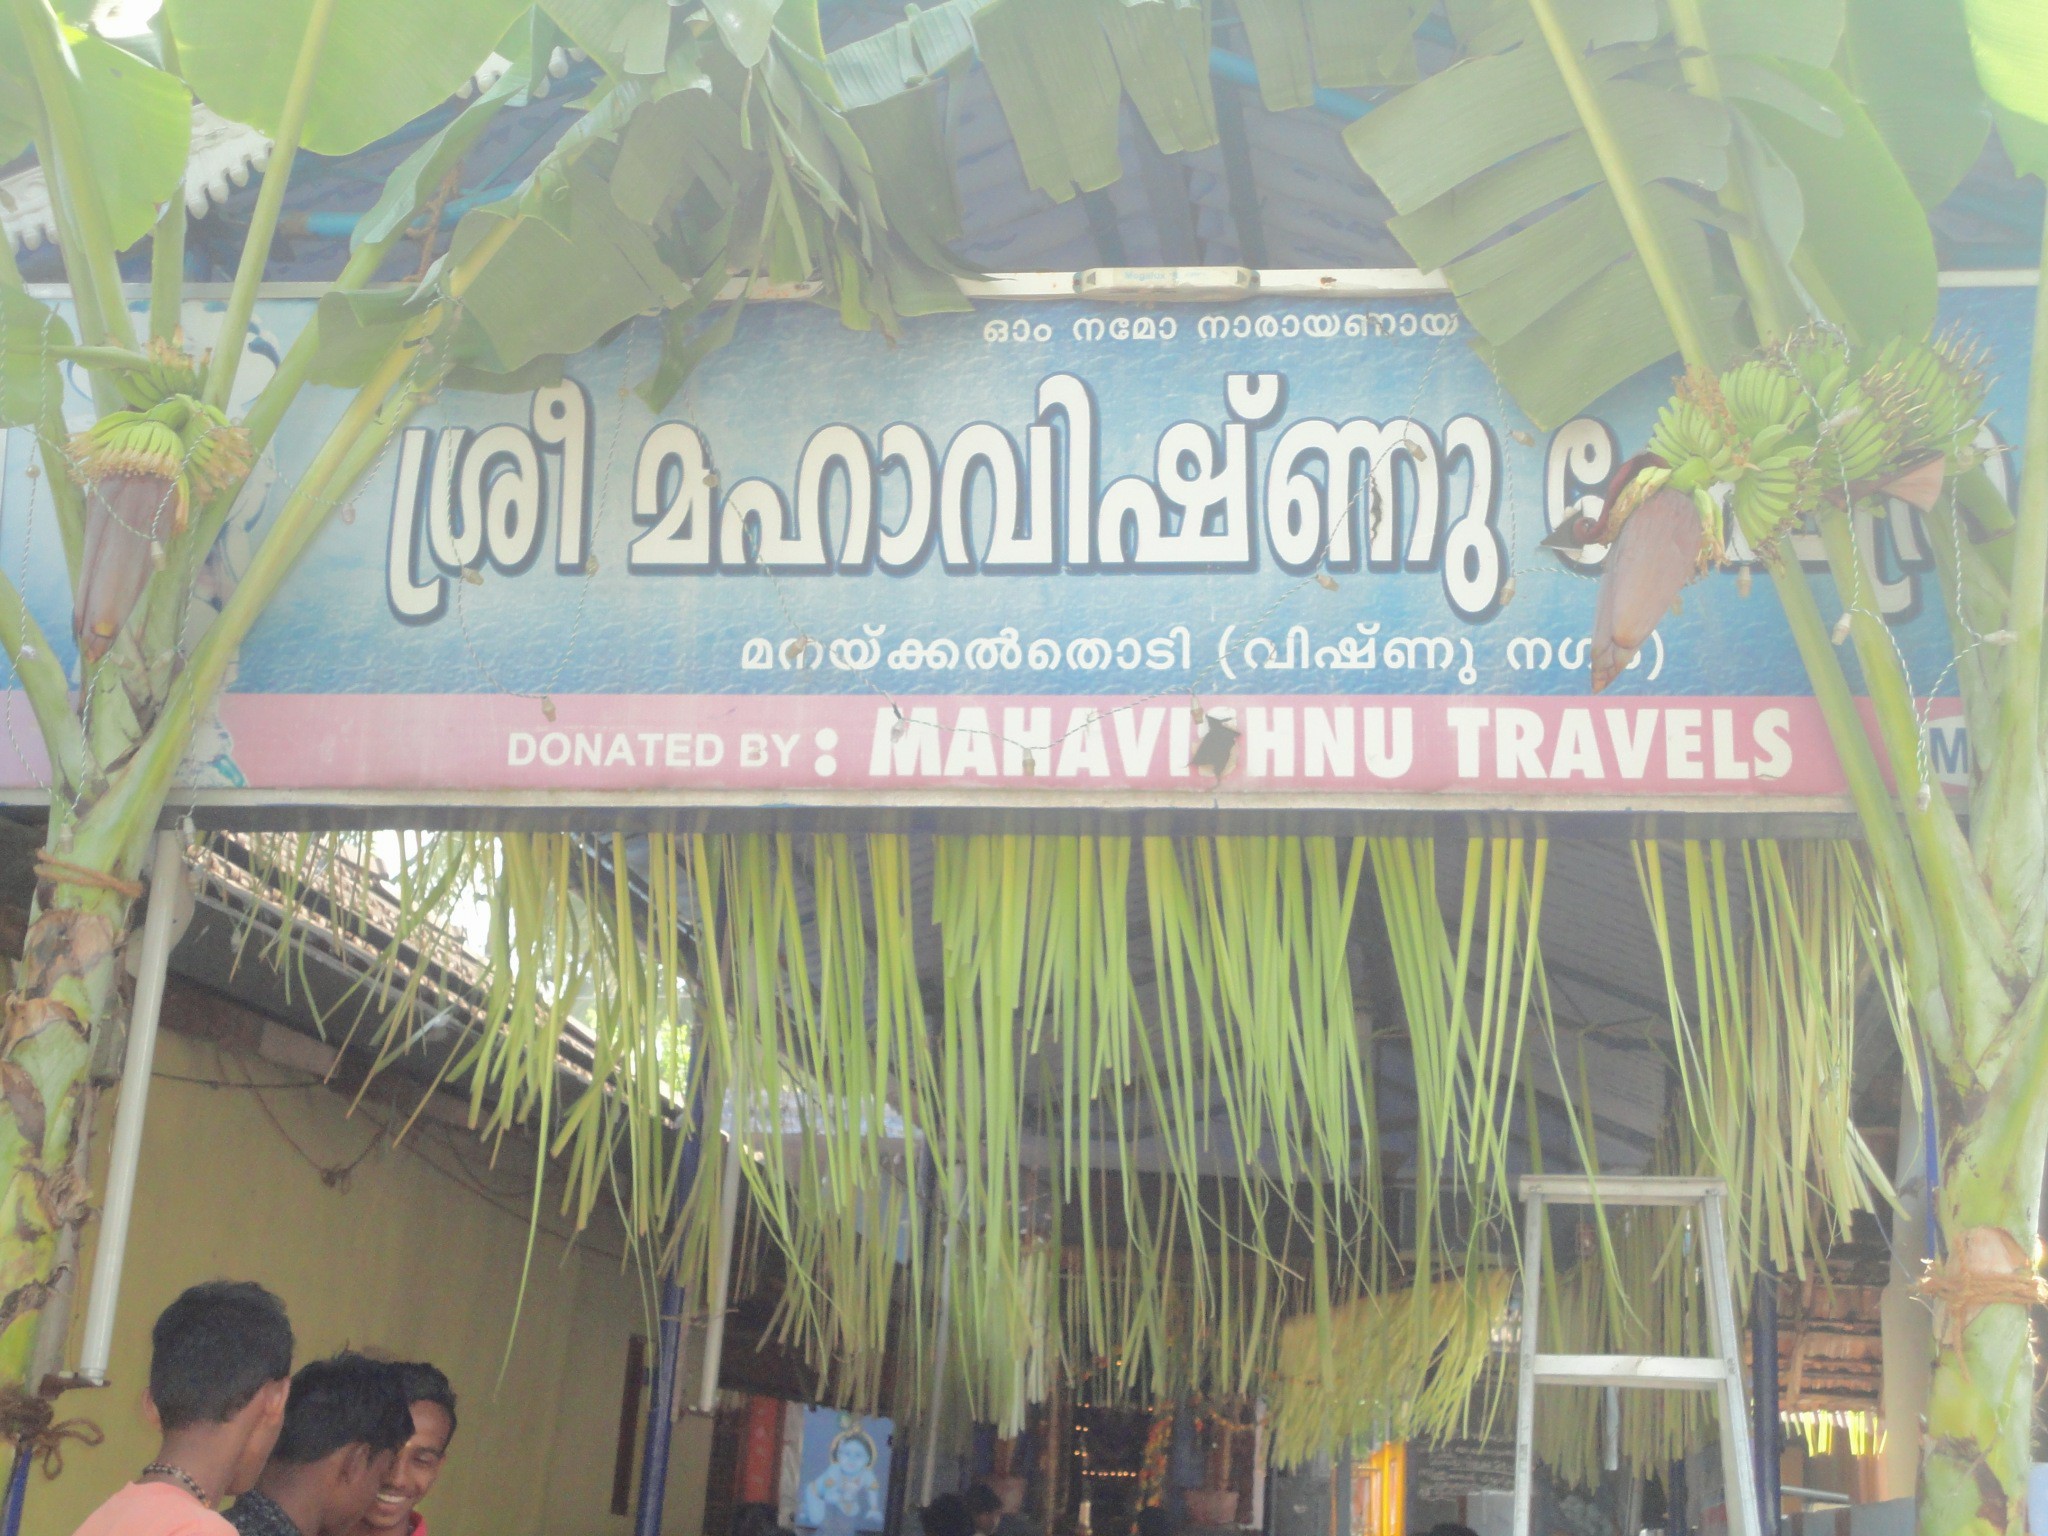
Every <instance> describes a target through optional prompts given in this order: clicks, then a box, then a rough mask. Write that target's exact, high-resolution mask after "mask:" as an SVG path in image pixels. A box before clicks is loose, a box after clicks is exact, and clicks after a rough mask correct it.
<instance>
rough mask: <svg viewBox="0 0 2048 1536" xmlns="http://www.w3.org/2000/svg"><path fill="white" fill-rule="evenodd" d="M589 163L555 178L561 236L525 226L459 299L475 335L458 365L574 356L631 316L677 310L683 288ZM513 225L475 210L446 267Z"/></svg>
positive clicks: (498, 365) (502, 366)
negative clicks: (494, 229) (499, 227)
mask: <svg viewBox="0 0 2048 1536" xmlns="http://www.w3.org/2000/svg"><path fill="white" fill-rule="evenodd" d="M593 159H594V157H585V158H583V159H581V160H578V161H577V162H576V163H575V164H574V165H572V166H570V167H569V169H568V172H567V173H566V175H565V176H564V178H563V183H562V185H563V191H564V195H565V201H566V209H565V217H564V225H565V228H566V231H567V233H566V235H564V234H561V233H557V232H556V230H554V229H553V228H550V227H549V226H548V225H547V224H545V223H542V222H540V221H538V220H535V219H525V220H522V221H521V222H520V224H519V227H518V228H517V229H515V230H514V231H513V232H512V234H511V236H510V237H509V238H508V239H507V240H506V242H505V244H504V246H503V247H502V248H501V249H500V250H499V251H498V253H497V255H496V256H494V257H493V258H492V259H491V260H490V262H489V263H488V264H487V265H485V267H484V268H483V270H482V271H481V272H480V273H479V274H478V276H477V278H476V280H475V282H473V283H472V284H471V285H470V287H469V289H468V291H467V292H466V293H464V294H463V296H462V308H463V313H464V318H465V322H466V326H473V327H474V329H475V330H476V331H478V332H480V333H481V337H480V341H478V340H472V341H469V342H466V343H465V347H466V349H469V350H466V351H465V356H471V355H472V353H473V356H474V360H475V361H476V362H477V364H478V366H480V367H486V368H489V369H492V370H494V371H498V372H510V371H511V370H513V369H516V368H519V367H523V366H524V365H525V364H527V363H529V362H531V361H532V360H533V359H534V358H536V357H540V356H542V355H543V354H546V353H560V354H563V355H568V354H570V353H575V352H581V351H582V350H583V349H584V348H586V347H588V346H590V345H592V344H593V343H595V342H596V341H597V339H598V338H599V337H601V336H602V335H604V333H605V332H607V331H609V330H610V329H611V328H612V327H613V326H615V325H617V324H618V323H619V322H620V321H622V320H627V319H630V318H631V317H632V316H634V315H639V314H647V313H650V312H652V311H656V310H662V309H666V308H668V307H669V306H671V305H673V304H677V303H680V302H681V301H682V300H683V299H684V298H685V297H686V296H687V295H688V293H689V291H690V285H689V284H688V283H687V282H686V281H685V280H684V279H682V278H680V277H678V276H677V275H676V274H675V273H674V272H673V271H671V270H670V269H669V267H668V266H667V264H666V263H664V262H663V261H662V259H661V253H660V251H659V250H658V249H657V248H656V246H655V243H654V236H653V234H652V232H651V231H649V230H648V229H647V228H646V226H644V225H642V224H640V223H638V222H636V221H635V220H633V219H631V218H628V217H627V216H626V215H625V214H624V213H622V212H621V211H620V210H619V205H618V204H617V203H616V202H615V201H613V199H612V194H611V189H610V188H609V187H608V186H607V185H605V182H604V180H603V178H602V176H601V175H600V174H599V171H598V169H597V168H596V166H595V165H594V164H593ZM510 217H515V215H514V214H512V213H511V212H510V211H509V210H501V209H491V208H479V209H477V210H476V211H474V212H472V213H470V214H468V215H466V216H465V217H464V218H463V220H462V222H461V223H460V224H459V225H457V226H456V230H455V239H454V241H453V243H452V245H451V246H450V251H449V255H450V258H451V260H453V261H458V262H459V261H460V260H461V259H462V257H463V256H464V255H465V254H466V253H467V252H468V251H470V250H471V249H473V248H474V246H475V244H476V242H477V240H478V239H480V238H481V237H482V235H483V233H484V231H485V230H486V229H488V228H489V226H490V224H491V223H492V222H494V221H497V220H502V219H506V218H510Z"/></svg>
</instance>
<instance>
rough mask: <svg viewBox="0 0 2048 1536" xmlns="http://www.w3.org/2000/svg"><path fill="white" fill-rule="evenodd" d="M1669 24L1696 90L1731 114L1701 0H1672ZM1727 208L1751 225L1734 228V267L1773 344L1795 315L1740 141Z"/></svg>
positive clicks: (1732, 160) (1722, 195) (1731, 156)
mask: <svg viewBox="0 0 2048 1536" xmlns="http://www.w3.org/2000/svg"><path fill="white" fill-rule="evenodd" d="M1669 4H1670V6H1671V29H1672V31H1673V33H1674V34H1676V36H1677V38H1678V46H1679V69H1680V70H1681V71H1682V72H1683V73H1684V75H1685V80H1686V84H1687V85H1689V86H1691V87H1692V91H1693V94H1694V95H1696V96H1702V97H1705V98H1707V99H1708V100H1710V101H1716V102H1719V103H1721V106H1722V109H1723V110H1724V111H1726V112H1728V113H1729V115H1730V116H1731V117H1732V116H1733V115H1734V109H1733V108H1732V107H1729V106H1728V104H1727V96H1726V95H1725V94H1724V92H1723V91H1722V89H1721V66H1720V65H1719V63H1717V62H1716V61H1715V58H1714V53H1713V50H1712V48H1711V47H1709V46H1708V39H1707V28H1706V23H1705V22H1704V21H1703V20H1702V19H1701V17H1700V7H1699V0H1669ZM1716 196H1718V197H1719V199H1720V202H1721V206H1722V207H1724V208H1726V209H1727V210H1728V211H1729V212H1730V213H1731V214H1733V215H1735V217H1736V218H1738V219H1740V220H1741V221H1742V222H1743V224H1744V225H1746V226H1747V228H1748V231H1749V232H1748V233H1736V232H1734V231H1731V232H1730V233H1729V236H1728V244H1729V246H1730V247H1731V248H1732V249H1733V251H1734V253H1735V268H1736V271H1737V272H1738V273H1739V274H1740V276H1741V278H1742V286H1743V287H1744V288H1745V289H1746V290H1748V293H1749V305H1750V315H1751V317H1752V318H1753V319H1754V320H1755V321H1756V330H1757V339H1758V340H1759V341H1761V342H1764V343H1766V344H1769V343H1770V342H1772V341H1775V340H1778V339H1779V338H1781V337H1783V336H1786V335H1788V334H1790V332H1791V329H1792V321H1791V320H1790V319H1789V317H1788V316H1787V314H1786V312H1785V309H1784V307H1783V304H1784V290H1785V282H1784V278H1783V275H1782V273H1781V271H1780V268H1779V265H1778V263H1777V262H1775V261H1773V260H1772V259H1771V256H1770V253H1769V252H1767V251H1766V250H1765V249H1764V247H1763V245H1762V244H1761V243H1760V241H1759V239H1758V236H1759V235H1761V233H1762V229H1763V224H1762V220H1761V218H1760V216H1759V214H1758V212H1757V196H1756V189H1755V188H1754V187H1753V186H1751V185H1750V178H1749V167H1748V165H1747V163H1746V161H1745V160H1744V157H1743V153H1742V146H1741V145H1740V144H1736V143H1731V144H1730V145H1729V147H1728V181H1727V184H1726V185H1724V186H1723V187H1722V188H1721V189H1720V191H1719V192H1718V193H1717V194H1716Z"/></svg>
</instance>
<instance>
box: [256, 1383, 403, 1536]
mask: <svg viewBox="0 0 2048 1536" xmlns="http://www.w3.org/2000/svg"><path fill="white" fill-rule="evenodd" d="M411 1433H412V1414H411V1413H410V1412H409V1411H408V1410H407V1408H406V1401H405V1386H404V1384H403V1382H402V1381H401V1380H400V1378H399V1374H398V1368H397V1367H396V1366H392V1365H386V1364H385V1363H384V1362H382V1361H379V1360H372V1359H370V1358H368V1357H367V1356H364V1355H351V1354H340V1355H336V1356H335V1357H334V1358H333V1359H332V1360H315V1361H314V1362H313V1363H312V1364H311V1365H308V1366H306V1367H304V1368H303V1369H302V1370H300V1372H299V1374H298V1375H296V1376H294V1377H293V1378H292V1395H291V1402H290V1403H289V1404H288V1405H287V1406H286V1408H285V1411H284V1430H283V1432H282V1433H280V1434H279V1435H278V1437H277V1445H276V1447H275V1448H274V1449H273V1450H272V1451H271V1453H270V1461H269V1463H268V1464H267V1465H266V1466H265V1467H264V1468H263V1473H262V1475H261V1476H260V1477H258V1478H257V1480H256V1486H255V1487H254V1488H252V1489H251V1490H250V1491H249V1492H247V1493H245V1494H243V1495H242V1496H241V1497H240V1498H239V1499H237V1500H235V1507H234V1508H233V1509H231V1510H229V1511H228V1523H229V1524H230V1525H232V1526H233V1527H234V1528H235V1529H236V1530H237V1531H238V1532H240V1533H241V1536H346V1533H347V1532H349V1531H351V1530H353V1529H354V1528H355V1525H356V1522H357V1521H359V1520H361V1519H362V1518H363V1516H364V1514H365V1513H366V1512H367V1511H368V1510H369V1508H370V1503H371V1501H372V1500H373V1499H375V1498H376V1497H377V1490H378V1489H379V1488H381V1487H383V1486H384V1479H385V1478H386V1477H388V1476H389V1475H390V1473H391V1466H392V1463H393V1462H395V1461H396V1460H397V1459H398V1450H399V1447H400V1446H402V1445H404V1444H405V1442H406V1438H407V1436H409V1435H410V1434H411Z"/></svg>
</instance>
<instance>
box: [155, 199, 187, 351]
mask: <svg viewBox="0 0 2048 1536" xmlns="http://www.w3.org/2000/svg"><path fill="white" fill-rule="evenodd" d="M184 303H185V183H184V181H183V180H182V179H180V181H179V182H178V184H177V186H176V187H174V188H172V189H171V197H170V201H169V202H167V203H165V204H164V211H163V212H162V213H160V214H158V215H157V220H156V231H155V233H154V234H153V235H152V236H151V237H150V242H149V334H150V335H151V336H153V337H155V338H156V339H157V340H158V341H169V340H171V338H172V337H174V336H176V335H177V334H178V323H179V319H180V316H181V314H182V312H183V309H184Z"/></svg>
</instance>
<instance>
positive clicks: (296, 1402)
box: [270, 1353, 412, 1467]
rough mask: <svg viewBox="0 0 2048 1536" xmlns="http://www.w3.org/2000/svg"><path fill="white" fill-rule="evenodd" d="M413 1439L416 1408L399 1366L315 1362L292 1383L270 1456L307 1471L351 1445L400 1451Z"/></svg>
mask: <svg viewBox="0 0 2048 1536" xmlns="http://www.w3.org/2000/svg"><path fill="white" fill-rule="evenodd" d="M411 1438H412V1404H411V1400H410V1399H408V1398H407V1397H406V1395H405V1385H404V1382H403V1379H402V1378H401V1377H400V1375H399V1371H398V1367H397V1366H395V1365H387V1364H386V1363H385V1362H383V1361H381V1360H372V1359H370V1358H369V1356H367V1355H356V1354H348V1353H342V1354H339V1355H336V1356H335V1357H334V1358H333V1359H332V1360H315V1361H313V1362H312V1364H310V1365H306V1366H302V1367H301V1368H300V1370H299V1374H298V1375H296V1376H294V1377H293V1378H292V1395H291V1400H290V1401H289V1402H288V1403H286V1404H285V1410H284V1429H283V1430H282V1431H281V1432H280V1433H279V1435H278V1437H277V1447H276V1449H274V1450H273V1451H272V1452H271V1453H270V1454H271V1456H272V1457H273V1458H274V1459H276V1460H278V1461H281V1462H284V1463H286V1464H287V1465H289V1466H295V1467H303V1466H306V1465H309V1464H310V1463H312V1462H316V1461H319V1460H321V1459H323V1458H324V1457H328V1456H332V1455H333V1454H334V1453H335V1452H336V1451H338V1450H340V1449H341V1448H342V1447H343V1446H347V1445H367V1446H368V1447H369V1448H370V1449H371V1450H372V1451H395V1450H397V1449H398V1448H399V1447H401V1446H402V1445H404V1444H405V1442H406V1441H407V1440H410V1439H411Z"/></svg>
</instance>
